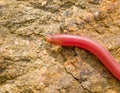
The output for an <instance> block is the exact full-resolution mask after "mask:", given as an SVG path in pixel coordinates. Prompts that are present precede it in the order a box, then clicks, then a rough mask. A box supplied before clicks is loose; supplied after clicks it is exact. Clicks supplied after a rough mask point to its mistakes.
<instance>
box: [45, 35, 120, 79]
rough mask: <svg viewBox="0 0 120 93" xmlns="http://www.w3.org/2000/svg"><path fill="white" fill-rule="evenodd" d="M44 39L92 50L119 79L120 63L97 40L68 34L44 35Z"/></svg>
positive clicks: (57, 43)
mask: <svg viewBox="0 0 120 93" xmlns="http://www.w3.org/2000/svg"><path fill="white" fill-rule="evenodd" d="M46 41H47V42H49V43H52V44H56V45H61V46H76V47H80V48H83V49H86V50H88V51H90V52H92V53H93V54H94V55H96V56H97V57H98V58H99V59H100V61H101V62H102V63H103V64H104V65H105V66H106V68H107V69H108V70H109V71H110V72H111V73H112V74H113V75H114V76H115V77H116V78H117V79H118V80H120V64H119V63H118V62H116V60H115V59H114V58H113V56H112V55H111V54H110V53H109V52H108V51H107V50H106V49H105V48H103V47H102V46H101V45H100V44H98V43H97V42H95V41H92V40H90V39H88V38H84V37H81V36H77V35H69V34H59V35H48V36H46Z"/></svg>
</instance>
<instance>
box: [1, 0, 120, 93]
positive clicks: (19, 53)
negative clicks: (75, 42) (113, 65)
mask: <svg viewBox="0 0 120 93" xmlns="http://www.w3.org/2000/svg"><path fill="white" fill-rule="evenodd" d="M119 7H120V1H119V0H0V93H120V81H118V80H116V79H115V78H114V77H113V76H112V75H111V74H110V73H109V72H108V70H107V69H106V68H105V67H104V66H103V65H102V64H101V62H100V61H99V60H98V59H97V58H96V57H95V56H94V55H92V54H91V53H90V52H88V51H86V50H83V49H80V48H76V47H60V46H55V45H51V44H48V43H47V42H46V41H45V39H44V37H45V36H46V35H47V34H54V33H69V34H78V35H81V36H85V37H89V38H91V39H93V40H95V41H97V42H99V43H100V44H101V45H103V46H104V47H105V48H106V49H108V50H109V51H110V52H111V53H112V55H113V56H114V57H115V58H116V60H118V62H119V63H120V8H119Z"/></svg>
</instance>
